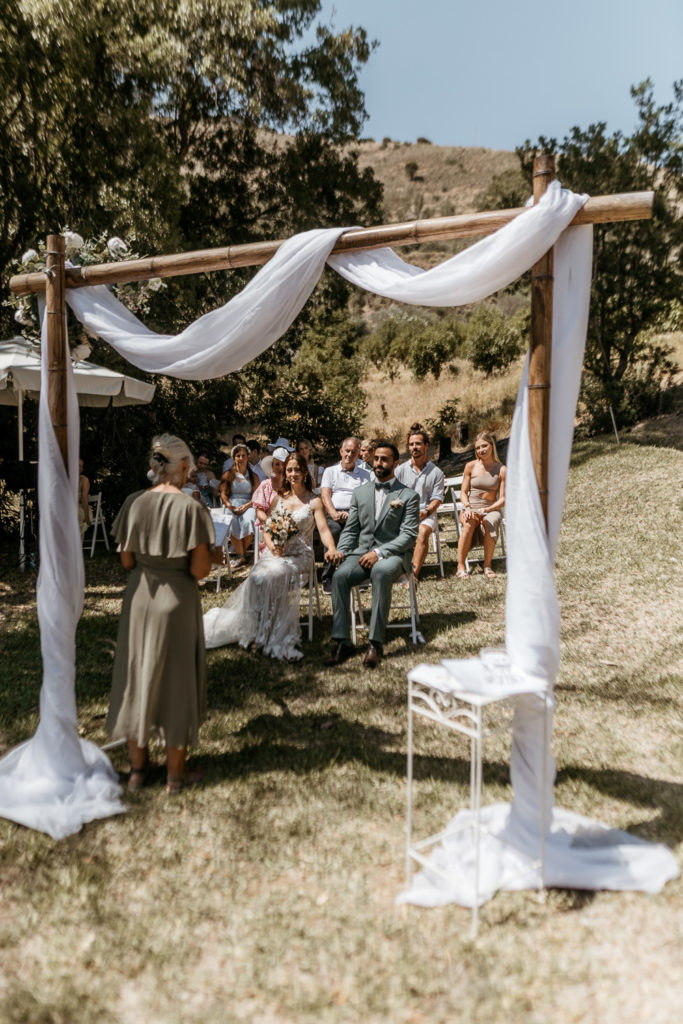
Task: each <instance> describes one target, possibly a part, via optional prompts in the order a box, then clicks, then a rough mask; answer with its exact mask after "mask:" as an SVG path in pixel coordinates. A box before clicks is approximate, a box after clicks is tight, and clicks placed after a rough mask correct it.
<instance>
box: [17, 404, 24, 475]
mask: <svg viewBox="0 0 683 1024" xmlns="http://www.w3.org/2000/svg"><path fill="white" fill-rule="evenodd" d="M17 408H18V413H19V421H18V425H17V430H18V432H19V436H18V438H17V442H18V444H17V447H18V449H19V462H23V461H24V392H23V391H22V389H21V388H19V390H18V391H17Z"/></svg>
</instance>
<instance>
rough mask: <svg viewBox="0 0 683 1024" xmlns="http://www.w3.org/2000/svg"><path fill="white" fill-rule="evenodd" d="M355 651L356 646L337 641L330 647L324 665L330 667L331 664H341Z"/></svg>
mask: <svg viewBox="0 0 683 1024" xmlns="http://www.w3.org/2000/svg"><path fill="white" fill-rule="evenodd" d="M355 653H356V648H355V647H352V646H351V644H345V643H344V642H343V641H341V640H340V641H339V643H338V644H335V646H334V647H333V648H332V654H331V655H330V657H329V658H326V659H325V665H327V666H328V667H330V668H331V667H332V666H333V665H343V664H344V662H345V661H348V660H349V658H352V657H353V656H354V654H355Z"/></svg>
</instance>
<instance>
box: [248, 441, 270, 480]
mask: <svg viewBox="0 0 683 1024" xmlns="http://www.w3.org/2000/svg"><path fill="white" fill-rule="evenodd" d="M247 448H248V449H249V465H250V466H251V468H252V469H253V471H254V473H256V476H257V477H258V478H259V480H260V481H261V482H263V481H264V480H267V479H268V475H267V473H266V471H265V469H264V468H263V466H262V465H261V445H260V444H259V443H258V441H256V440H255V439H254V440H252V441H247Z"/></svg>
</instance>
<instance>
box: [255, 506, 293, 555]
mask: <svg viewBox="0 0 683 1024" xmlns="http://www.w3.org/2000/svg"><path fill="white" fill-rule="evenodd" d="M263 529H264V530H265V531H266V533H269V534H270V536H271V537H272V538H273V544H275V546H276V547H278V548H283V547H284V546H285V544H286V542H287V541H288V540H289V538H290V537H292V536H293V535H294V534H295V533H298V532H299V528H298V527H297V525H296V523H295V522H294V516H293V515H292V513H291V512H290V511H289V509H288V508H276V509H275V511H274V512H271V514H270V515H269V516H268V518H267V519H266V521H265V523H264V525H263Z"/></svg>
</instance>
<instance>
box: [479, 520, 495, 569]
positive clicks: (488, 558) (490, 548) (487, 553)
mask: <svg viewBox="0 0 683 1024" xmlns="http://www.w3.org/2000/svg"><path fill="white" fill-rule="evenodd" d="M482 529H483V531H484V575H485V576H495V575H496V574H495V573H494V571H493V569H492V568H491V562H492V561H493V552H494V551H495V550H496V538H495V537H492V536H491V533H490V527H489V524H488V523H487V522H486V520H484V522H483V523H482Z"/></svg>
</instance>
